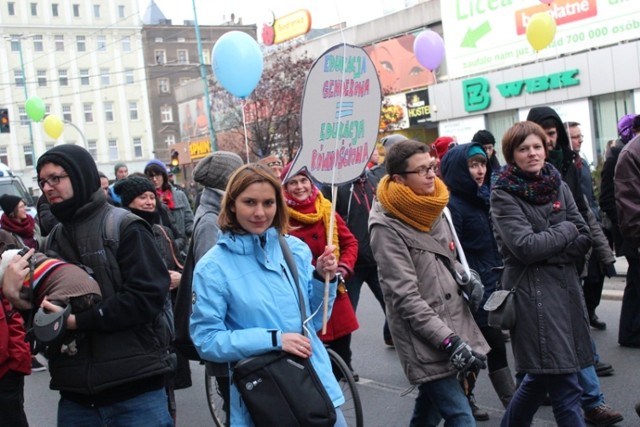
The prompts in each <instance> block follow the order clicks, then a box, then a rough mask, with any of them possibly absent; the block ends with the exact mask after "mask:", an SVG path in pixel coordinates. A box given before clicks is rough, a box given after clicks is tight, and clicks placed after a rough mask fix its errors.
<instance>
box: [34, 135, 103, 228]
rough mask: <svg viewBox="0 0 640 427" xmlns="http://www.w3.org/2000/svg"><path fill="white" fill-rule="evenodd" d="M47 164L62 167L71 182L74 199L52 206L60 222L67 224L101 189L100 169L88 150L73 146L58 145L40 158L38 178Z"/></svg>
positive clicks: (52, 211) (37, 167)
mask: <svg viewBox="0 0 640 427" xmlns="http://www.w3.org/2000/svg"><path fill="white" fill-rule="evenodd" d="M47 163H54V164H56V165H58V166H60V167H62V168H63V169H64V170H65V172H66V173H67V174H68V175H69V179H70V180H71V185H72V188H73V197H72V198H71V199H69V200H65V201H64V202H60V203H56V204H54V205H51V213H53V215H54V216H55V217H56V218H57V219H58V220H59V221H62V222H66V221H67V220H69V219H71V217H72V216H73V214H74V213H75V212H76V211H77V210H78V209H79V208H81V207H82V206H84V205H86V204H87V203H88V202H89V199H90V198H91V196H92V195H93V193H95V192H96V191H98V189H100V175H99V174H98V167H97V166H96V162H95V160H93V157H91V154H89V152H88V151H87V150H85V149H84V148H82V147H80V146H78V145H73V144H62V145H57V146H55V147H53V148H52V149H50V150H48V151H46V152H45V153H44V154H43V155H42V156H40V158H39V159H38V164H37V165H36V171H37V172H38V178H39V177H40V169H42V167H43V166H44V165H45V164H47Z"/></svg>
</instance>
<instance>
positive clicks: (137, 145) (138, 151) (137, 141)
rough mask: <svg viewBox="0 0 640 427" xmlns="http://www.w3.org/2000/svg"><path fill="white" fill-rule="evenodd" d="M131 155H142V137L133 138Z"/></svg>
mask: <svg viewBox="0 0 640 427" xmlns="http://www.w3.org/2000/svg"><path fill="white" fill-rule="evenodd" d="M133 156H134V157H135V158H136V159H139V158H140V157H142V138H133Z"/></svg>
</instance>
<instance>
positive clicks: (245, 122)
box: [242, 99, 250, 163]
mask: <svg viewBox="0 0 640 427" xmlns="http://www.w3.org/2000/svg"><path fill="white" fill-rule="evenodd" d="M246 105H247V104H246V100H245V99H243V100H242V127H243V128H244V149H245V151H246V152H247V163H250V162H249V138H248V137H247V119H246V117H245V113H244V108H245V107H246Z"/></svg>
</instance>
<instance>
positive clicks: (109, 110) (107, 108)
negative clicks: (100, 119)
mask: <svg viewBox="0 0 640 427" xmlns="http://www.w3.org/2000/svg"><path fill="white" fill-rule="evenodd" d="M104 119H105V120H106V121H108V122H112V121H113V102H105V103H104Z"/></svg>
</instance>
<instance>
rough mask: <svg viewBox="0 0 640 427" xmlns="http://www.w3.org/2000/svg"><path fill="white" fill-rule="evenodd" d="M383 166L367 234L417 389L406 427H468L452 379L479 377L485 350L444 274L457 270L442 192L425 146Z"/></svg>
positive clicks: (402, 149) (402, 147)
mask: <svg viewBox="0 0 640 427" xmlns="http://www.w3.org/2000/svg"><path fill="white" fill-rule="evenodd" d="M385 165H386V170H387V175H385V176H384V177H383V178H382V180H381V181H380V183H379V184H378V188H377V198H376V200H375V201H374V203H373V207H372V208H371V213H370V216H369V230H370V234H371V248H372V250H373V255H374V258H375V260H376V262H377V264H378V266H379V268H378V274H379V278H380V285H381V287H382V291H383V293H384V301H385V304H386V307H387V319H388V322H389V328H390V330H391V335H392V336H393V341H394V344H395V347H396V352H397V354H398V358H399V359H400V363H401V364H402V367H403V370H404V372H405V374H406V375H407V379H408V380H409V382H410V383H411V384H413V385H415V386H417V387H418V397H417V398H416V403H415V407H414V410H413V415H412V419H411V423H410V425H411V426H423V425H438V424H439V422H440V420H441V419H443V418H444V420H445V425H448V426H472V425H475V420H474V418H473V414H472V412H471V407H470V406H469V402H468V401H467V397H466V396H465V394H464V392H463V390H462V387H460V384H459V383H458V380H457V379H456V377H457V375H458V373H467V372H476V373H477V372H478V371H479V370H480V369H484V368H485V367H486V364H485V362H484V361H485V360H486V356H485V354H487V353H488V352H489V346H488V344H487V342H486V341H485V339H484V337H483V336H482V333H481V332H480V329H479V328H478V325H476V323H475V321H474V319H473V316H472V315H471V311H470V310H469V307H468V305H467V301H466V300H465V298H464V296H463V294H462V292H461V291H460V288H459V286H458V284H457V283H456V280H455V279H454V276H453V274H452V273H453V272H452V269H454V268H455V269H456V270H458V271H460V270H461V266H460V264H459V263H457V261H456V260H455V246H453V235H452V231H451V228H450V227H449V225H448V223H447V220H446V219H445V218H444V216H443V211H444V208H445V207H446V205H447V203H448V201H449V191H448V190H447V187H446V186H445V184H444V183H443V182H442V181H441V180H440V178H438V177H437V176H436V173H435V168H436V165H437V161H436V159H435V158H433V157H431V155H430V154H429V147H428V146H427V145H426V144H423V143H421V142H418V141H413V140H407V141H403V142H402V143H400V144H396V145H394V146H393V147H391V149H390V150H389V151H388V152H387V155H386V158H385Z"/></svg>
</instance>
